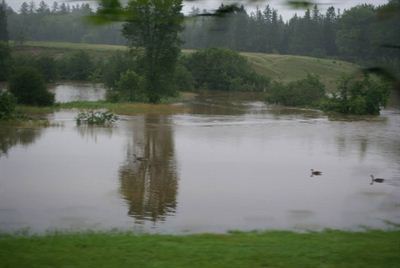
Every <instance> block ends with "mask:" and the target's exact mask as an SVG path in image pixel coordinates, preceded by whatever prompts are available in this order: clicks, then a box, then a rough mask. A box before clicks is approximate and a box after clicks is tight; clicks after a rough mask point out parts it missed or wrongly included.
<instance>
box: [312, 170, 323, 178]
mask: <svg viewBox="0 0 400 268" xmlns="http://www.w3.org/2000/svg"><path fill="white" fill-rule="evenodd" d="M321 175H322V172H321V171H318V170H314V169H311V177H313V176H321Z"/></svg>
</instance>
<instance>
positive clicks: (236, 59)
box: [185, 48, 269, 91]
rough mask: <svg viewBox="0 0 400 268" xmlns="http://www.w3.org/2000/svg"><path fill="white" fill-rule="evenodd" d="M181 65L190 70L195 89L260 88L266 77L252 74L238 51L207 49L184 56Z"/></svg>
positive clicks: (265, 81) (263, 88) (262, 86)
mask: <svg viewBox="0 0 400 268" xmlns="http://www.w3.org/2000/svg"><path fill="white" fill-rule="evenodd" d="M185 65H186V67H187V68H188V70H189V71H190V72H191V73H192V76H193V80H194V86H195V88H196V89H209V90H226V91H234V90H242V91H262V90H265V88H266V87H267V86H268V84H269V80H268V79H267V78H265V77H263V76H260V75H258V74H256V73H255V72H254V71H253V70H252V68H251V66H250V64H249V63H248V62H247V60H246V59H245V58H244V57H242V56H240V55H239V53H237V52H235V51H232V50H229V49H222V48H209V49H205V50H201V51H198V52H195V53H193V54H191V55H189V56H188V57H187V59H186V60H185Z"/></svg>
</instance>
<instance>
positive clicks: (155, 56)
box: [100, 0, 183, 103]
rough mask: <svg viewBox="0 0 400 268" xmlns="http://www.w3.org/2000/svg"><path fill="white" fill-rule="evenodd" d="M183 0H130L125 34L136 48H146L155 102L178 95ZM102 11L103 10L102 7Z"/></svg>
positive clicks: (146, 73) (149, 93)
mask: <svg viewBox="0 0 400 268" xmlns="http://www.w3.org/2000/svg"><path fill="white" fill-rule="evenodd" d="M181 9H182V0H137V1H129V3H128V7H127V9H126V12H127V14H128V16H129V17H128V18H127V19H126V21H127V23H126V24H124V28H123V34H124V36H125V37H126V38H127V39H128V40H129V43H130V45H131V46H133V47H143V48H144V56H143V62H142V64H143V74H142V75H143V77H144V81H145V90H146V94H147V98H148V100H149V101H150V102H152V103H157V102H160V101H161V99H162V98H164V97H168V96H173V95H175V94H176V91H175V87H174V80H173V78H174V72H175V66H176V63H177V60H178V56H179V53H180V40H179V38H178V33H179V31H181V29H182V25H181V24H182V22H183V14H182V13H181ZM100 11H101V10H100Z"/></svg>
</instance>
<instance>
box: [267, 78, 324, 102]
mask: <svg viewBox="0 0 400 268" xmlns="http://www.w3.org/2000/svg"><path fill="white" fill-rule="evenodd" d="M324 96H325V86H324V84H322V83H321V81H320V80H319V78H318V76H315V75H310V74H308V75H307V77H306V78H304V79H302V80H298V81H295V82H290V83H288V84H286V85H285V84H282V83H274V84H273V86H272V87H271V88H270V90H269V92H268V97H267V101H268V102H271V103H277V104H282V105H286V106H315V105H317V104H318V103H319V101H320V100H321V99H322V98H324Z"/></svg>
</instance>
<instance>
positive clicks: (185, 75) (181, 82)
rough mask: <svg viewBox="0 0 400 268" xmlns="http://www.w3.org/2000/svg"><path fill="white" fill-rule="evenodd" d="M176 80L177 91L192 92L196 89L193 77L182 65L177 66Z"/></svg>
mask: <svg viewBox="0 0 400 268" xmlns="http://www.w3.org/2000/svg"><path fill="white" fill-rule="evenodd" d="M174 80H175V85H176V89H177V90H180V91H191V90H193V89H194V81H193V76H192V74H191V72H189V70H188V69H187V68H186V67H185V66H184V65H182V64H178V65H177V66H176V69H175V77H174Z"/></svg>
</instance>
